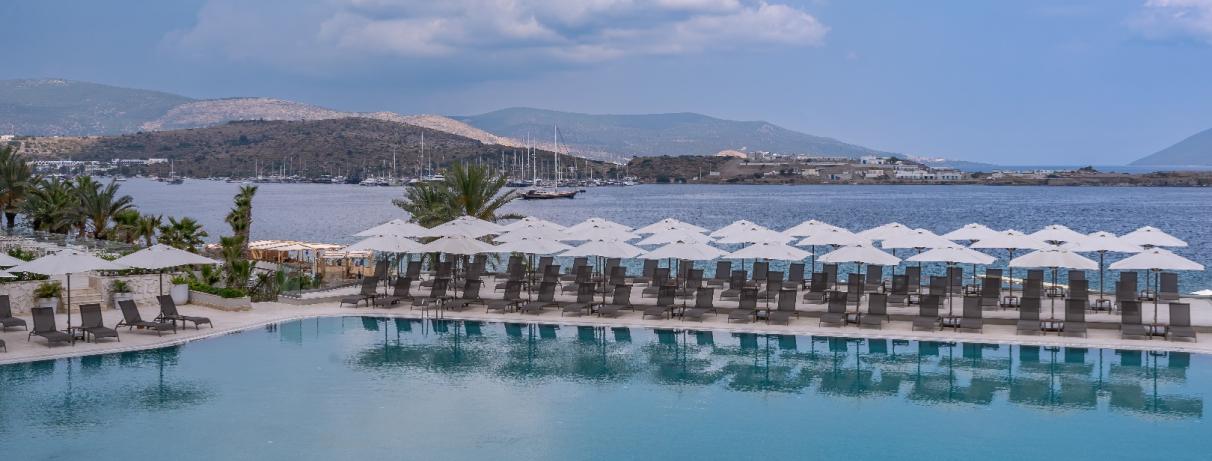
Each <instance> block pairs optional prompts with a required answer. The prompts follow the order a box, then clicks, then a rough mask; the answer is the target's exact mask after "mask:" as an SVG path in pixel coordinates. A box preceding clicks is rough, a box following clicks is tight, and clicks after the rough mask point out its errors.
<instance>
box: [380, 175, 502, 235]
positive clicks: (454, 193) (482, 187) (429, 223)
mask: <svg viewBox="0 0 1212 461" xmlns="http://www.w3.org/2000/svg"><path fill="white" fill-rule="evenodd" d="M505 182H506V178H505V175H503V174H496V173H494V172H493V171H492V170H491V169H489V168H488V167H484V166H477V165H464V164H462V163H456V164H455V165H454V166H452V167H451V168H450V171H448V172H447V174H446V180H445V181H443V182H440V183H421V184H417V185H414V186H411V187H409V188H408V190H407V191H405V193H404V197H403V198H399V199H395V200H392V203H393V204H395V205H396V206H398V207H400V208H401V209H403V210H404V211H407V212H408V214H410V215H412V220H413V221H416V222H417V223H418V224H421V225H422V226H425V227H433V226H436V225H438V224H441V223H444V222H446V221H450V220H451V219H454V218H457V217H459V216H463V215H467V216H471V217H475V218H479V219H483V220H485V221H491V222H496V221H497V220H498V219H517V218H520V216H518V215H516V214H512V213H511V214H504V215H498V214H497V213H498V212H499V211H500V209H501V207H503V206H505V204H507V203H509V202H511V201H513V200H515V199H517V198H518V196H519V195H518V192H517V191H514V190H511V191H508V192H503V193H502V192H501V189H502V188H504V187H505Z"/></svg>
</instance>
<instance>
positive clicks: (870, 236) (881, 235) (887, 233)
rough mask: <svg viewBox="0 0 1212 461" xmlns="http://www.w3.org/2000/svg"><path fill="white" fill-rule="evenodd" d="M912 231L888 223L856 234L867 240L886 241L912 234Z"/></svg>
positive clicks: (903, 226) (896, 224) (895, 223)
mask: <svg viewBox="0 0 1212 461" xmlns="http://www.w3.org/2000/svg"><path fill="white" fill-rule="evenodd" d="M912 232H913V229H911V228H909V227H907V226H905V225H904V224H901V223H898V222H890V223H888V224H884V225H882V226H876V227H872V228H870V229H867V230H864V231H861V232H859V233H858V236H859V237H862V238H865V239H867V240H880V241H882V240H887V239H890V238H893V237H897V236H901V235H905V234H909V233H912Z"/></svg>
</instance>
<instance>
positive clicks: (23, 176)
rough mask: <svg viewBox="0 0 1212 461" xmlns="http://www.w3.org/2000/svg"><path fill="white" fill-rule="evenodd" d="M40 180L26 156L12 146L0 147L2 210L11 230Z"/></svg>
mask: <svg viewBox="0 0 1212 461" xmlns="http://www.w3.org/2000/svg"><path fill="white" fill-rule="evenodd" d="M38 182H39V178H38V177H37V176H34V173H33V171H32V170H31V169H30V167H29V164H28V163H26V162H25V157H23V156H22V155H21V154H18V153H17V151H16V150H15V149H13V148H12V147H4V148H0V210H3V211H4V220H5V228H6V229H8V230H9V231H10V232H11V231H12V229H13V226H15V225H16V223H17V212H18V211H19V210H20V209H21V206H22V204H23V203H24V202H25V199H26V198H27V197H28V196H29V194H30V192H31V191H32V189H34V187H35V185H36V184H37V183H38Z"/></svg>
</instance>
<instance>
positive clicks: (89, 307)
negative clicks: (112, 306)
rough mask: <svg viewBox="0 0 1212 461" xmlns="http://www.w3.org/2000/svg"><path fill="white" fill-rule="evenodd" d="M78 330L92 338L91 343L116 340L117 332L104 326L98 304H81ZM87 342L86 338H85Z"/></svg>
mask: <svg viewBox="0 0 1212 461" xmlns="http://www.w3.org/2000/svg"><path fill="white" fill-rule="evenodd" d="M80 329H81V330H84V332H85V333H87V334H88V335H90V336H92V337H93V342H94V343H95V342H97V340H98V339H102V338H114V339H117V340H118V341H122V340H121V339H119V338H118V331H117V330H114V329H113V328H109V327H106V326H105V322H104V321H103V320H102V318H101V305H100V304H81V305H80ZM85 340H86V341H87V337H86V338H85Z"/></svg>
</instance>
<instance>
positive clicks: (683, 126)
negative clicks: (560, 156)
mask: <svg viewBox="0 0 1212 461" xmlns="http://www.w3.org/2000/svg"><path fill="white" fill-rule="evenodd" d="M454 118H455V119H457V120H461V121H464V122H467V123H468V124H470V125H471V126H474V127H476V128H480V129H482V130H485V131H488V132H490V133H494V134H497V135H499V136H505V137H509V138H513V139H523V138H526V137H527V136H530V137H531V138H533V139H535V140H536V141H537V142H538V143H539V145H541V146H544V147H545V148H550V146H551V144H552V134H553V127H555V126H558V127H559V129H560V143H561V144H562V145H563V144H566V145H567V146H569V148H570V149H571V150H572V151H573V152H577V153H582V152H583V153H586V154H599V155H600V154H615V155H624V156H651V155H710V154H715V153H716V152H719V151H722V150H727V149H737V150H741V149H744V150H748V151H768V152H776V153H794V154H815V155H828V156H847V157H857V156H861V155H870V154H883V153H882V152H879V151H877V150H875V149H870V148H867V147H863V146H857V145H854V144H847V143H844V142H842V141H838V140H836V139H833V138H826V137H821V136H813V135H809V134H804V133H800V132H797V131H792V130H788V129H786V128H782V127H779V126H777V125H774V124H771V123H767V122H761V121H749V122H743V121H734V120H723V119H718V118H714V117H708V116H706V115H700V114H694V113H673V114H646V115H591V114H578V113H571V112H558V111H552V110H543V109H531V108H522V107H517V108H510V109H503V110H498V111H495V112H489V113H487V114H482V115H472V116H462V117H454ZM561 150H563V147H561Z"/></svg>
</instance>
